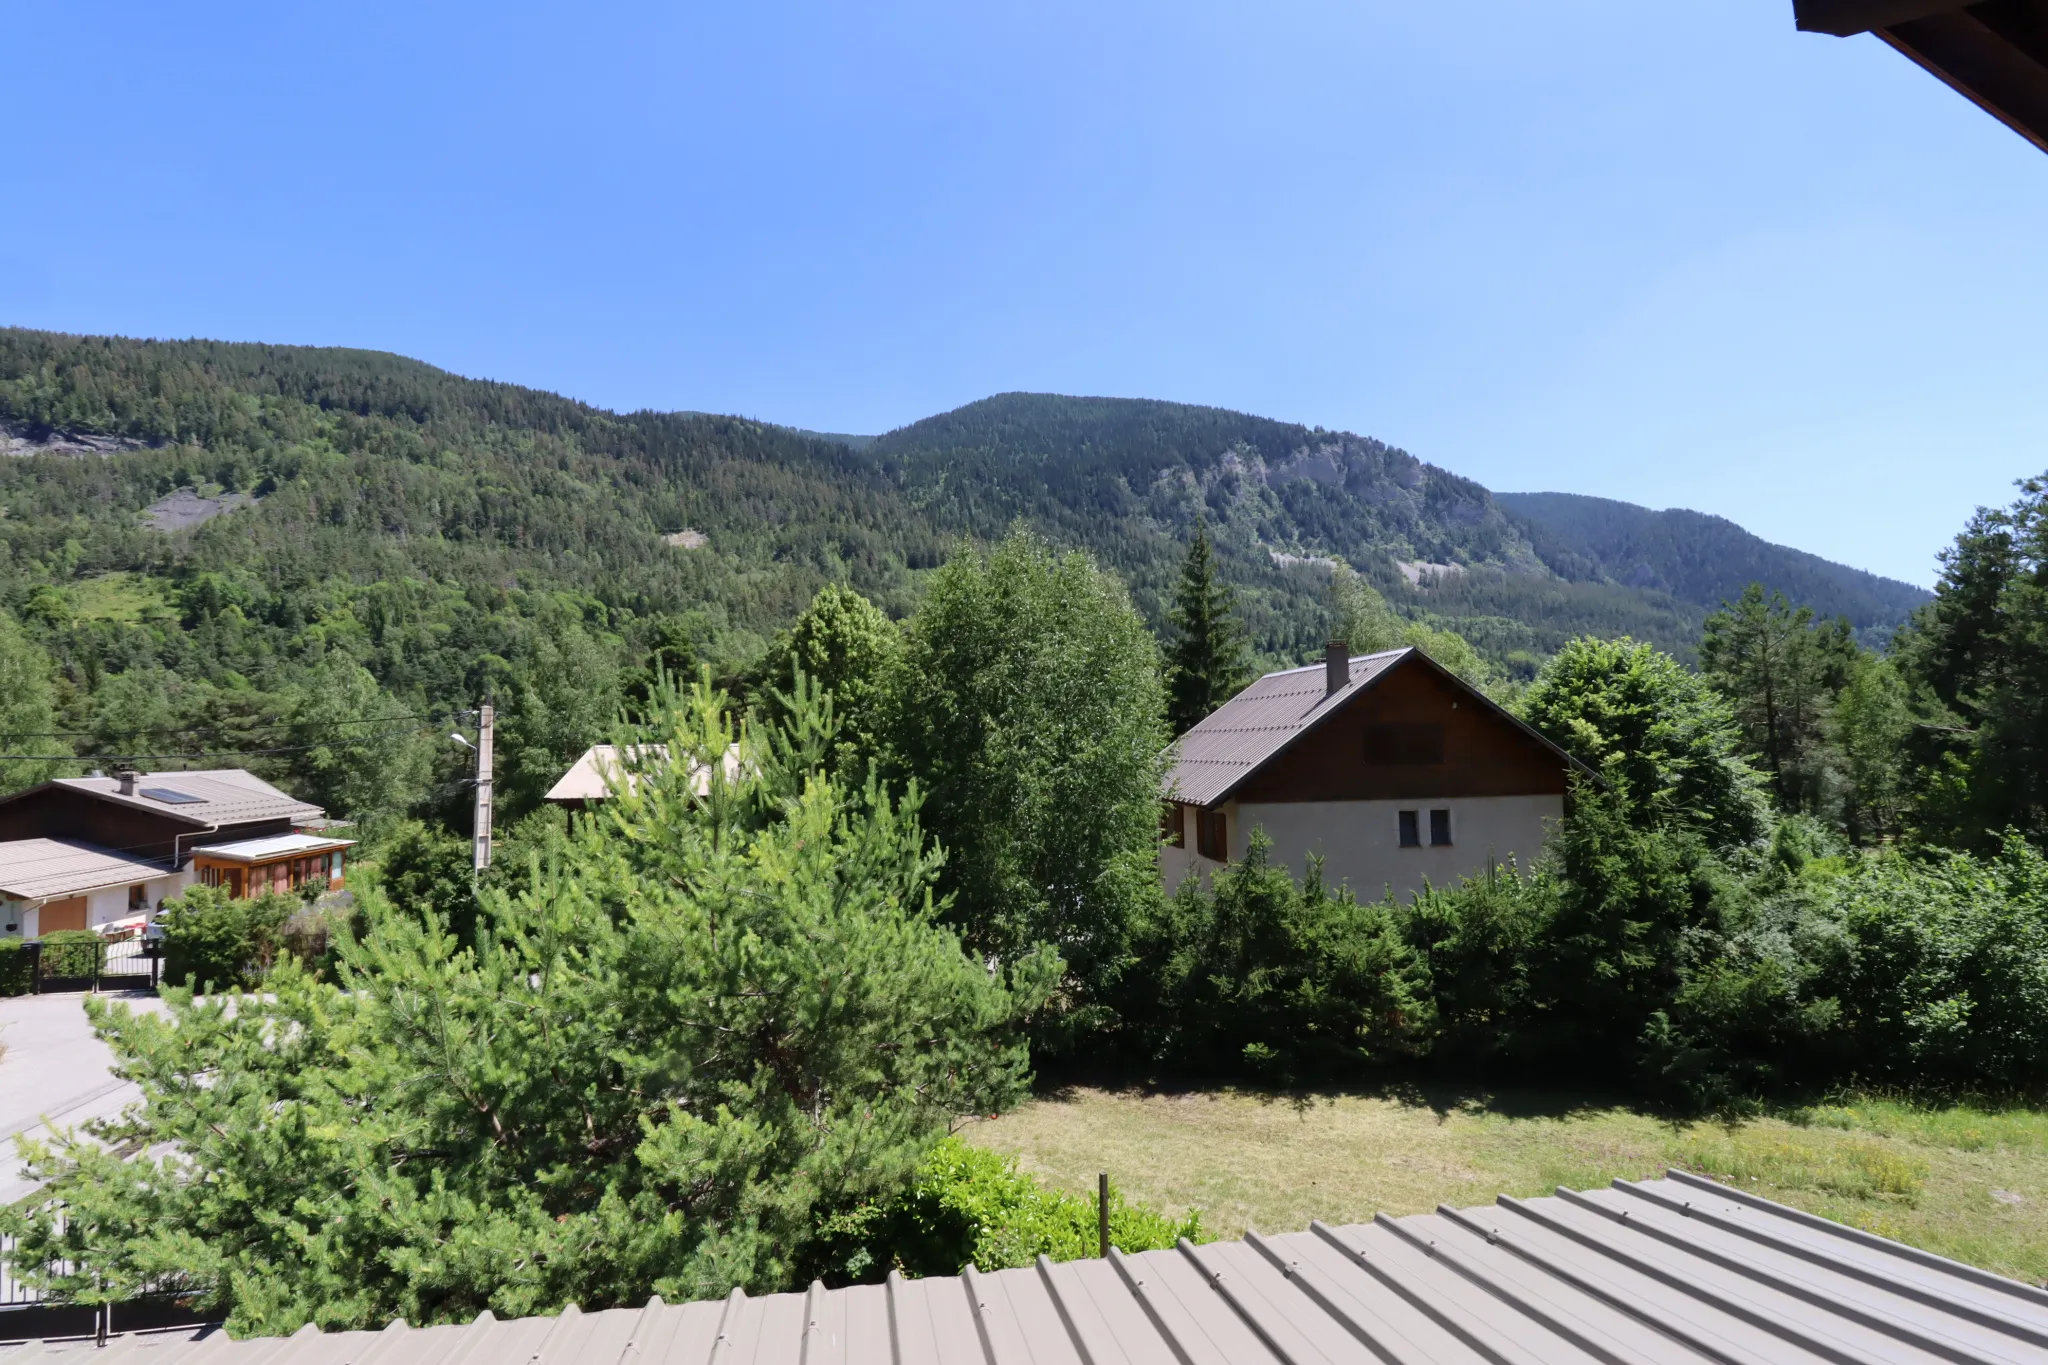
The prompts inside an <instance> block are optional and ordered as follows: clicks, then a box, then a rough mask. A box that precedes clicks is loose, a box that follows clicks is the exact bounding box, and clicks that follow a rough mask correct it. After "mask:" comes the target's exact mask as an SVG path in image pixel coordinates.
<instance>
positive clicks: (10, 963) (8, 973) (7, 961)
mask: <svg viewBox="0 0 2048 1365" xmlns="http://www.w3.org/2000/svg"><path fill="white" fill-rule="evenodd" d="M29 963H30V958H29V955H28V952H27V950H25V949H24V948H23V947H22V940H20V939H18V938H6V939H0V995H27V994H28V991H29V987H30V985H32V984H33V982H32V981H31V980H30V972H29Z"/></svg>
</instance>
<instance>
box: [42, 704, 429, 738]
mask: <svg viewBox="0 0 2048 1365" xmlns="http://www.w3.org/2000/svg"><path fill="white" fill-rule="evenodd" d="M447 714H448V715H450V716H458V715H461V714H462V712H460V711H450V712H448V713H447ZM393 720H421V721H434V720H435V717H434V716H433V715H431V714H428V715H418V714H410V713H409V714H406V715H402V716H369V717H365V718H364V719H361V720H314V721H299V720H274V721H263V722H261V723H258V724H255V725H243V726H228V725H166V726H162V727H159V728H157V729H154V730H122V731H120V732H118V733H116V734H102V733H101V732H100V731H98V730H43V731H39V732H37V733H35V734H10V735H9V736H8V738H9V739H11V740H12V739H139V738H141V737H142V736H144V735H196V734H200V733H202V732H204V731H208V730H211V731H214V732H216V733H218V732H220V731H223V730H228V729H240V730H243V731H249V730H290V729H295V728H299V727H302V726H303V727H305V728H308V729H318V730H339V729H342V728H344V727H346V726H350V725H382V724H384V723H385V722H386V721H393ZM436 723H438V722H436Z"/></svg>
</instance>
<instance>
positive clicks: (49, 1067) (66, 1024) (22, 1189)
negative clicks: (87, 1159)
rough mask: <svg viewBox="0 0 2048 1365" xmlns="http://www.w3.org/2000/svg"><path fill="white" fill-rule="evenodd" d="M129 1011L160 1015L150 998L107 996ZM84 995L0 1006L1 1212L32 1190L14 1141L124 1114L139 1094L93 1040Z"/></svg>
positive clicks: (15, 999) (24, 998) (22, 999)
mask: <svg viewBox="0 0 2048 1365" xmlns="http://www.w3.org/2000/svg"><path fill="white" fill-rule="evenodd" d="M108 995H109V996H110V997H111V998H113V999H116V1000H125V1001H126V1002H127V1003H128V1006H129V1008H130V1009H134V1010H138V1011H141V1010H147V1011H149V1012H152V1013H160V1012H161V1011H162V1010H163V1002H162V1001H160V1000H158V999H157V998H156V997H155V996H154V995H153V994H150V993H149V992H146V991H138V992H132V993H130V992H109V993H108ZM84 1000H85V997H84V996H82V995H17V996H11V997H9V998H6V999H0V1046H4V1047H5V1048H6V1049H7V1050H6V1052H5V1054H0V1204H11V1203H13V1202H14V1201H15V1200H16V1199H19V1198H21V1197H22V1196H23V1195H25V1194H27V1193H29V1192H30V1191H31V1190H33V1189H34V1188H35V1185H34V1183H33V1182H32V1181H29V1180H26V1179H24V1178H23V1177H22V1174H21V1161H20V1158H19V1157H18V1156H17V1154H16V1150H15V1142H14V1140H15V1138H16V1137H18V1136H21V1135H23V1134H26V1135H28V1136H30V1137H34V1138H46V1137H48V1136H49V1135H50V1128H51V1125H53V1124H54V1125H55V1126H57V1127H60V1128H72V1127H76V1126H78V1125H80V1124H83V1123H86V1122H88V1121H89V1120H92V1119H96V1118H106V1117H111V1116H112V1115H115V1114H118V1113H120V1112H121V1109H122V1107H123V1106H125V1105H127V1104H129V1103H131V1102H132V1101H134V1100H136V1099H138V1098H140V1091H139V1090H138V1089H137V1088H136V1087H135V1086H134V1085H132V1084H130V1083H129V1082H127V1081H123V1080H120V1079H118V1078H116V1077H115V1076H114V1075H113V1074H112V1072H111V1071H110V1070H109V1065H110V1063H111V1062H112V1060H113V1057H112V1054H111V1053H110V1052H109V1051H108V1050H107V1045H106V1044H105V1043H102V1042H101V1041H100V1040H99V1039H98V1038H95V1037H94V1036H93V1032H92V1025H91V1024H90V1023H88V1022H87V1020H86V1017H85V1005H84Z"/></svg>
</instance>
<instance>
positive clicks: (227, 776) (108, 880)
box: [0, 768, 350, 938]
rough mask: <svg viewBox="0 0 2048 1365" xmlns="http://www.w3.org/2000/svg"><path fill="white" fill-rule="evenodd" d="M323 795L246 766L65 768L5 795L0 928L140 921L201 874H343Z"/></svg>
mask: <svg viewBox="0 0 2048 1365" xmlns="http://www.w3.org/2000/svg"><path fill="white" fill-rule="evenodd" d="M324 820H325V812H323V811H322V810H321V809H320V807H318V806H314V805H309V804H308V803H306V802H304V801H300V800H298V799H297V798H296V797H293V796H290V795H288V794H287V793H285V792H282V791H279V790H278V789H277V788H276V787H273V786H271V785H270V784H269V783H268V782H265V781H263V780H262V779H261V778H259V777H256V776H255V775H254V774H251V773H248V772H244V771H242V770H241V769H239V768H220V769H213V770H208V771H199V772H176V773H136V772H120V773H116V774H115V775H114V776H112V777H103V776H93V777H62V778H58V779H56V780H55V781H52V782H45V783H43V784H42V785H41V786H38V787H31V788H29V789H28V790H27V791H22V792H16V793H15V794H13V795H12V796H8V797H4V798H0V934H4V935H7V936H18V937H27V938H35V937H40V936H41V935H44V934H49V933H55V932H57V931H58V930H61V929H100V930H105V929H109V928H113V927H116V926H119V925H123V924H126V923H129V922H131V921H134V922H140V921H141V920H142V919H145V918H147V917H148V916H149V915H150V914H151V913H153V912H154V910H156V909H157V908H158V907H160V906H161V905H162V904H163V902H164V901H165V900H166V899H168V898H169V897H172V896H175V895H177V894H178V892H180V891H182V890H184V888H185V887H187V886H190V885H191V884H192V883H193V882H195V881H204V882H206V883H207V884H209V885H216V886H225V887H228V888H229V889H230V890H231V891H232V892H233V893H234V894H235V895H257V894H260V893H261V892H263V891H267V890H289V889H295V888H298V887H301V886H303V885H305V884H306V882H307V881H309V880H313V879H316V878H317V879H319V880H320V881H321V882H323V883H324V884H325V885H327V886H329V887H334V886H339V885H340V878H341V872H342V858H343V853H344V850H346V849H347V848H348V847H349V846H350V841H349V840H347V839H336V838H331V837H328V836H326V835H325V834H321V833H318V832H309V830H308V828H307V827H309V826H318V825H320V824H322V823H323V821H324Z"/></svg>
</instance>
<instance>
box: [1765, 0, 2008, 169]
mask: <svg viewBox="0 0 2048 1365" xmlns="http://www.w3.org/2000/svg"><path fill="white" fill-rule="evenodd" d="M1792 14H1793V20H1794V22H1795V23H1797V24H1798V26H1799V27H1800V28H1801V29H1803V30H1805V31H1807V32H1809V33H1832V34H1834V35H1835V36H1836V37H1842V38H1846V37H1848V36H1850V35H1852V34H1857V33H1870V34H1875V35H1876V36H1877V37H1879V38H1881V39H1883V40H1884V41H1885V42H1887V43H1889V44H1891V45H1892V46H1893V47H1895V48H1897V49H1898V50H1899V51H1900V52H1902V53H1904V54H1905V55H1906V56H1908V57H1910V58H1911V59H1912V60H1913V61H1915V62H1917V63H1918V64H1919V65H1920V66H1922V67H1924V68H1925V69H1926V70H1928V71H1929V72H1931V73H1933V74H1934V75H1935V76H1936V77H1938V78H1940V79H1941V80H1942V81H1944V82H1946V83H1947V84H1948V85H1949V86H1950V87H1951V88H1952V89H1954V90H1955V91H1956V92H1957V93H1958V94H1960V95H1962V96H1963V97H1964V98H1965V99H1967V100H1970V101H1971V102H1972V103H1974V104H1976V105H1977V107H1978V108H1980V109H1982V110H1984V112H1986V113H1987V114H1990V115H1991V116H1992V117H1993V118H1995V119H1997V120H1998V121H1999V122H2001V123H2003V124H2005V126H2006V127H2008V128H2010V129H2012V130H2013V131H2014V132H2016V133H2018V134H2019V135H2020V136H2021V137H2023V138H2025V139H2026V140H2027V141H2029V142H2031V143H2033V144H2034V145H2035V146H2036V147H2039V148H2040V149H2041V150H2042V151H2044V152H2048V0H1978V3H1976V4H1958V3H1956V0H1792Z"/></svg>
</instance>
